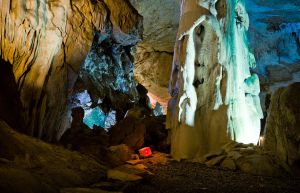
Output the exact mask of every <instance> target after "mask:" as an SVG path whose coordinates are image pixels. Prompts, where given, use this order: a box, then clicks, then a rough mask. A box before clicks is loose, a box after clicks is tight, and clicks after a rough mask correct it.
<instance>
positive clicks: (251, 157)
mask: <svg viewBox="0 0 300 193" xmlns="http://www.w3.org/2000/svg"><path fill="white" fill-rule="evenodd" d="M194 162H200V163H204V164H206V165H207V166H209V167H221V168H224V169H229V170H240V171H243V172H246V173H251V174H254V175H261V176H280V175H283V174H286V173H287V172H288V170H289V169H288V168H285V165H284V164H281V163H280V161H279V160H278V159H277V158H276V156H274V155H273V154H272V153H270V152H268V151H265V150H264V149H263V148H261V147H259V146H254V145H245V144H241V143H235V142H229V143H227V144H225V145H224V146H223V147H221V148H220V149H218V150H216V151H214V152H211V153H209V154H206V155H204V156H203V157H202V158H200V159H199V158H198V159H195V160H194ZM285 169H287V170H285Z"/></svg>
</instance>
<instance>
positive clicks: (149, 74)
mask: <svg viewBox="0 0 300 193" xmlns="http://www.w3.org/2000/svg"><path fill="white" fill-rule="evenodd" d="M130 2H131V4H132V5H133V6H134V7H135V9H136V10H137V11H138V12H139V14H141V15H142V16H143V26H144V31H143V41H142V42H140V43H139V44H138V45H137V47H136V50H135V52H134V58H135V64H134V65H135V78H136V80H137V81H138V82H139V83H141V84H142V85H144V86H145V87H146V88H147V89H148V91H149V95H150V97H151V98H152V99H153V103H154V104H155V102H156V101H158V102H159V103H160V104H162V106H163V108H164V110H165V112H166V107H167V103H168V102H167V101H168V99H169V98H170V96H169V94H168V83H169V79H170V74H171V70H172V59H173V50H174V43H175V39H176V33H177V28H178V21H179V14H180V0H130Z"/></svg>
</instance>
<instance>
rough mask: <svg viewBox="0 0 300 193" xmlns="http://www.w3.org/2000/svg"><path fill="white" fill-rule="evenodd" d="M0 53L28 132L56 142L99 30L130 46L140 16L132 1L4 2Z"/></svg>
mask: <svg viewBox="0 0 300 193" xmlns="http://www.w3.org/2000/svg"><path fill="white" fill-rule="evenodd" d="M0 24H1V25H0V32H1V34H0V42H1V48H0V55H1V58H3V59H4V60H6V61H9V62H10V64H11V65H12V66H13V73H14V75H15V81H16V83H17V86H18V91H19V93H20V99H21V102H22V106H23V108H24V119H25V126H26V127H27V128H28V133H30V134H31V135H34V136H36V137H40V138H44V139H47V140H52V139H53V138H55V137H56V133H57V130H59V128H60V127H64V125H63V124H64V122H65V117H66V103H67V97H68V95H69V94H70V91H71V90H72V88H73V85H74V83H75V81H76V79H77V76H78V73H79V69H80V66H81V65H82V63H83V61H84V59H85V57H86V55H87V54H88V51H89V50H90V47H91V45H92V42H93V38H94V31H96V32H98V33H100V34H102V35H105V34H112V38H113V39H114V40H115V41H116V42H118V43H120V44H123V45H125V46H127V45H129V44H130V45H132V44H135V43H136V42H137V41H139V39H140V37H139V36H140V30H141V25H142V23H141V18H140V16H139V15H138V14H137V12H136V11H135V10H134V8H133V7H132V6H131V5H130V3H129V2H128V1H127V0H118V1H90V0H83V1H63V0H56V1H47V0H42V1H35V0H28V1H21V0H17V1H1V16H0Z"/></svg>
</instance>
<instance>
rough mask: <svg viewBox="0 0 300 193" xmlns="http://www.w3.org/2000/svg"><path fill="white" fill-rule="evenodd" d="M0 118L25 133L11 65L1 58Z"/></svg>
mask: <svg viewBox="0 0 300 193" xmlns="http://www.w3.org/2000/svg"><path fill="white" fill-rule="evenodd" d="M0 119H3V120H4V121H5V122H7V123H8V124H9V125H10V126H11V127H13V128H14V129H16V130H18V131H20V132H22V133H26V130H25V126H24V124H25V121H24V119H23V117H22V104H21V101H20V96H19V92H18V88H17V84H16V82H15V77H14V74H13V70H12V65H11V64H10V63H9V62H6V61H4V60H3V59H0Z"/></svg>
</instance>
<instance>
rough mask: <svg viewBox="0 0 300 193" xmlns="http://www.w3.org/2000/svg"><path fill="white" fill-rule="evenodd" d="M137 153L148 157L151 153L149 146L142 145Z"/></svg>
mask: <svg viewBox="0 0 300 193" xmlns="http://www.w3.org/2000/svg"><path fill="white" fill-rule="evenodd" d="M139 153H140V155H141V156H142V157H150V156H151V155H152V151H151V148H150V147H144V148H142V149H140V150H139Z"/></svg>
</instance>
